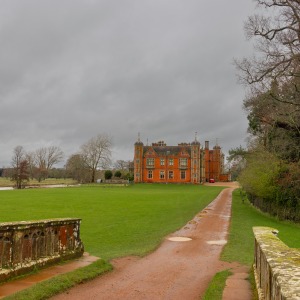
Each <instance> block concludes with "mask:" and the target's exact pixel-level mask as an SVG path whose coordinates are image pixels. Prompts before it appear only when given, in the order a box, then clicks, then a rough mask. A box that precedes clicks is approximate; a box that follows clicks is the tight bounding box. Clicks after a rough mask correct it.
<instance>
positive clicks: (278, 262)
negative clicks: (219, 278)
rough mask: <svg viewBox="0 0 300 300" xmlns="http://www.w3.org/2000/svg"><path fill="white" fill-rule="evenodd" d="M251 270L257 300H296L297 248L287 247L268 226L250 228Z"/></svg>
mask: <svg viewBox="0 0 300 300" xmlns="http://www.w3.org/2000/svg"><path fill="white" fill-rule="evenodd" d="M253 232H254V236H255V261H254V271H255V279H256V286H257V290H258V293H259V299H265V300H269V299H286V300H288V299H289V300H294V299H300V249H293V248H289V247H288V246H287V245H286V244H284V243H283V242H282V241H281V240H280V239H279V238H278V237H277V233H278V231H277V230H276V229H274V228H269V227H254V228H253Z"/></svg>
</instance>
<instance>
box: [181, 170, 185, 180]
mask: <svg viewBox="0 0 300 300" xmlns="http://www.w3.org/2000/svg"><path fill="white" fill-rule="evenodd" d="M180 179H185V171H180Z"/></svg>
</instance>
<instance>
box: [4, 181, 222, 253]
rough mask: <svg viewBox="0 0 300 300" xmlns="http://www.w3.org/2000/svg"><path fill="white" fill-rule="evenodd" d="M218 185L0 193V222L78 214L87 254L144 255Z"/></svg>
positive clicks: (193, 212)
mask: <svg viewBox="0 0 300 300" xmlns="http://www.w3.org/2000/svg"><path fill="white" fill-rule="evenodd" d="M221 190H222V187H206V186H199V185H159V184H158V185H146V184H139V185H132V186H128V187H101V186H99V185H95V186H87V187H85V186H82V187H72V188H51V189H28V190H27V189H26V190H13V191H0V206H1V210H0V220H1V222H6V221H21V220H22V221H26V220H38V219H49V218H63V217H74V218H77V217H78V218H82V224H81V238H82V240H83V243H84V245H85V250H86V251H87V252H89V253H90V254H92V255H96V256H99V257H102V258H104V259H111V258H114V257H120V256H126V255H145V254H146V253H148V252H150V251H152V250H153V249H154V248H155V247H157V246H158V245H159V243H160V242H161V240H162V238H163V237H164V236H165V235H167V234H169V233H170V232H173V231H175V230H177V229H179V228H181V227H182V226H183V225H184V224H186V223H187V222H188V221H189V220H191V219H192V218H193V217H194V215H196V214H197V212H199V211H201V210H202V209H203V208H204V207H205V206H206V205H208V204H209V203H210V202H211V201H212V200H213V199H214V198H215V197H216V196H217V195H218V194H219V192H220V191H221Z"/></svg>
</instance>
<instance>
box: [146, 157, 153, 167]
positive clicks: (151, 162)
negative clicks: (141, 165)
mask: <svg viewBox="0 0 300 300" xmlns="http://www.w3.org/2000/svg"><path fill="white" fill-rule="evenodd" d="M146 164H147V166H154V158H147V161H146Z"/></svg>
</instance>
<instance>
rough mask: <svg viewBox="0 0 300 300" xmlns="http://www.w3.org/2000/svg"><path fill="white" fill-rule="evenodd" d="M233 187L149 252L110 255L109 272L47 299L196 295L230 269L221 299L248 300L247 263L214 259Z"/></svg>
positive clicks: (223, 236) (223, 237)
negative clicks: (241, 263) (241, 264)
mask: <svg viewBox="0 0 300 300" xmlns="http://www.w3.org/2000/svg"><path fill="white" fill-rule="evenodd" d="M233 189H234V188H227V189H225V190H223V191H222V192H221V194H220V195H219V196H218V197H217V198H216V199H215V200H214V201H213V202H212V203H210V204H209V205H208V206H207V207H206V208H205V209H204V210H203V211H202V212H200V213H199V214H198V215H197V216H196V217H195V218H194V219H193V220H192V221H190V222H189V223H188V224H187V225H186V226H185V227H183V228H182V229H180V230H179V231H177V232H175V233H173V234H171V235H170V236H168V237H167V238H166V239H165V241H164V242H163V243H162V244H161V246H160V247H159V248H158V249H157V250H156V251H154V252H153V253H151V254H150V255H148V256H146V257H144V258H137V257H126V258H121V259H116V260H113V261H112V264H113V265H114V270H113V271H112V272H110V273H107V274H106V275H103V276H100V277H98V278H96V279H95V280H93V281H90V282H88V283H85V284H81V285H79V286H76V287H74V288H72V289H70V290H68V291H67V292H64V293H62V294H60V295H58V296H56V297H53V298H51V299H53V300H54V299H56V300H59V299H60V300H66V299H72V300H76V299H97V300H101V299H103V300H104V299H105V300H107V299H109V300H114V299H128V300H129V299H130V300H135V299H139V300H140V299H143V300H144V299H149V300H150V299H151V300H153V299H172V300H177V299H178V300H179V299H180V300H182V299H186V300H192V299H197V300H199V299H201V295H203V293H204V292H205V290H206V288H207V287H208V284H209V282H210V280H211V279H212V278H213V276H214V275H215V274H216V273H217V272H219V271H220V270H223V269H227V268H232V270H233V272H234V275H233V276H231V277H230V278H229V279H228V280H227V282H226V285H227V286H226V288H225V290H224V294H223V299H225V300H229V299H230V300H234V299H240V300H248V299H249V300H251V289H250V285H249V283H248V281H247V280H245V278H247V276H248V274H247V273H248V271H249V270H248V269H249V268H247V267H243V266H239V265H238V264H237V263H234V264H228V263H225V262H221V261H220V260H219V257H220V253H221V251H222V248H223V245H224V243H226V239H227V233H228V228H229V220H230V215H231V195H232V191H233ZM170 237H189V238H191V240H190V241H184V242H183V241H181V242H180V241H178V242H176V241H175V242H174V241H170V240H168V238H170ZM212 300H213V299H212Z"/></svg>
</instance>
